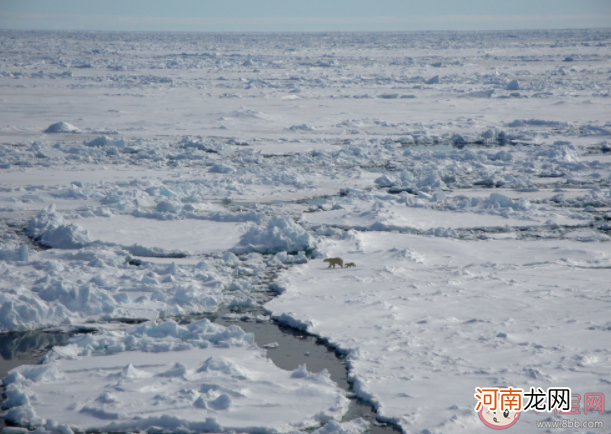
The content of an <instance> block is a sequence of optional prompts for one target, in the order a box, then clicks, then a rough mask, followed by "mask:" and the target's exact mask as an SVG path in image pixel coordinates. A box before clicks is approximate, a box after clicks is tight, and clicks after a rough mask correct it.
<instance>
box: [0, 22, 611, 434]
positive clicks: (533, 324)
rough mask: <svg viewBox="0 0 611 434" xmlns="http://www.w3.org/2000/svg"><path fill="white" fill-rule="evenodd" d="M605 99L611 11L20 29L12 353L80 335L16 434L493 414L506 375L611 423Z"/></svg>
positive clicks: (13, 59)
mask: <svg viewBox="0 0 611 434" xmlns="http://www.w3.org/2000/svg"><path fill="white" fill-rule="evenodd" d="M610 91H611V30H609V29H593V30H545V31H543V30H541V31H506V32H413V33H286V34H282V33H275V34H265V33H257V34H255V33H244V34H240V33H218V34H214V33H121V32H78V31H75V32H51V31H49V32H42V31H39V32H34V31H32V32H28V31H7V30H2V31H0V239H1V244H0V275H1V276H2V278H1V279H0V338H2V339H0V345H4V346H5V347H6V348H0V355H4V354H9V353H14V352H16V348H12V347H10V345H9V344H6V343H3V342H9V341H10V339H11V336H17V335H15V334H14V332H29V331H36V330H45V331H49V332H54V333H60V334H61V336H64V337H65V336H66V335H65V333H68V334H71V335H72V337H71V338H69V339H68V340H67V341H65V338H62V339H59V338H57V339H51V338H46V339H42V340H40V348H38V349H37V350H36V351H34V353H33V354H35V355H37V357H40V356H43V355H44V357H43V358H42V360H41V361H40V363H39V364H38V365H29V364H26V365H22V366H17V367H14V366H15V365H16V364H18V363H16V362H15V360H12V361H11V363H9V364H8V365H7V366H9V365H10V367H11V368H12V370H10V371H9V372H8V373H7V375H6V376H5V377H4V379H3V380H2V384H3V386H2V387H3V388H2V389H1V390H2V399H3V403H2V413H0V415H1V416H2V418H3V419H4V420H5V423H6V424H7V425H10V427H7V428H4V433H5V434H18V433H19V434H25V433H26V431H27V430H30V431H32V430H35V432H36V433H37V434H47V433H53V434H55V433H58V434H71V433H74V432H82V431H92V432H93V431H96V432H136V431H139V432H145V431H146V432H148V433H151V434H152V433H162V432H163V433H177V434H178V433H181V434H186V433H190V432H248V433H270V434H272V433H294V432H315V433H317V434H335V433H341V434H360V433H363V432H366V431H368V430H371V429H372V426H374V427H375V426H377V425H378V424H388V425H389V426H391V427H393V428H394V429H396V430H400V431H402V432H403V433H405V434H416V433H419V434H442V433H443V434H448V433H449V434H459V433H486V432H489V430H490V428H489V427H487V426H486V425H484V423H482V421H481V420H480V417H479V416H478V414H477V413H476V412H475V411H474V408H475V405H476V403H477V401H476V399H475V397H474V394H475V393H476V388H490V387H496V388H499V387H512V388H515V389H523V390H525V391H528V390H530V388H535V389H537V388H541V389H543V390H547V389H548V388H554V387H566V388H570V389H571V393H572V394H573V401H574V402H573V406H572V409H571V410H572V413H571V414H559V413H553V412H550V413H548V412H545V413H538V414H537V413H535V412H533V411H528V412H522V413H521V415H520V417H519V420H518V421H517V422H516V425H515V426H513V427H512V428H509V429H513V430H514V431H515V432H523V433H536V432H543V431H544V430H543V431H542V430H541V429H540V428H538V427H537V423H541V422H549V423H553V422H558V423H559V424H560V428H558V429H552V430H550V431H549V432H554V433H574V432H584V433H585V432H596V433H598V432H610V431H609V427H611V410H610V409H611V407H609V405H610V404H609V403H607V404H606V407H604V404H603V408H602V410H601V411H598V410H594V409H592V408H589V409H588V408H587V402H586V395H589V394H606V396H607V401H609V400H611V286H610V284H609V281H610V276H611V274H610V270H611V243H610V242H609V241H611V116H610V113H611V93H610ZM334 257H340V258H342V259H343V263H344V265H345V264H347V263H349V262H352V263H353V265H354V266H353V267H334V268H328V265H329V264H327V263H325V262H323V261H324V259H327V258H334ZM217 312H222V315H223V317H224V318H225V319H226V320H231V321H234V320H235V324H234V325H228V324H226V325H222V324H219V323H214V322H211V321H209V320H208V319H206V318H204V317H205V315H211V314H215V313H217ZM227 312H228V313H227ZM202 318H204V319H202ZM239 320H241V321H248V322H249V323H253V324H269V325H270V326H273V324H274V323H276V324H278V323H280V324H283V325H285V326H290V327H292V328H294V329H296V330H299V331H301V332H302V333H306V334H308V335H311V336H314V337H316V338H317V339H319V341H320V342H324V343H325V344H326V345H327V346H328V347H329V348H331V349H333V351H337V352H338V353H339V354H341V355H342V359H341V360H343V361H344V362H345V364H346V367H347V369H348V371H347V372H348V377H347V378H348V381H349V382H350V384H351V388H350V390H349V391H346V390H344V389H342V388H341V387H339V385H338V383H337V382H336V381H334V380H333V378H332V375H330V373H329V372H327V371H325V370H324V369H323V370H322V371H320V372H310V371H309V370H308V366H307V362H306V364H305V365H301V366H299V367H297V368H296V369H292V370H286V369H283V368H282V367H281V366H276V365H275V364H274V363H273V361H272V358H270V357H268V356H269V354H270V353H271V352H273V351H279V350H281V349H282V345H284V344H278V343H277V342H269V343H268V344H265V345H263V344H261V341H260V340H256V334H257V331H256V329H254V330H255V336H253V335H252V334H251V333H247V332H245V331H244V330H243V329H242V328H240V321H239ZM83 331H87V332H88V333H79V332H83ZM20 336H21V335H20ZM24 336H25V335H24ZM32 336H33V335H32ZM57 336H59V334H58V335H57ZM296 339H298V338H296ZM30 340H31V339H30ZM64 341H65V342H64ZM11 345H12V344H11ZM53 345H55V346H53ZM9 347H10V348H9ZM41 348H42V349H41ZM45 353H46V354H45ZM28 357H29V358H27V360H24V361H27V362H28V363H32V362H34V361H35V360H36V358H35V357H34V358H32V357H33V355H32V354H31V353H29V355H28ZM312 365H314V363H312ZM7 369H8V368H7ZM576 395H579V396H578V398H579V399H578V400H577V399H576V398H575V396H576ZM353 397H358V398H360V399H362V400H364V401H365V402H367V403H369V404H371V406H373V408H374V410H375V412H376V417H375V419H376V420H372V418H369V419H370V421H369V422H367V421H366V420H365V419H363V418H353V419H350V417H348V416H347V415H349V414H350V405H351V404H350V399H349V398H353ZM586 410H588V411H586ZM577 412H578V413H577ZM567 419H570V420H571V421H575V420H576V421H578V422H580V423H581V424H586V425H587V424H589V423H594V422H596V423H599V422H602V423H603V424H604V428H603V429H600V428H583V429H582V428H571V427H567V425H566V423H565V425H564V428H562V422H563V421H566V420H567Z"/></svg>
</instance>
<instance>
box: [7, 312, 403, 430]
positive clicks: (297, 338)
mask: <svg viewBox="0 0 611 434" xmlns="http://www.w3.org/2000/svg"><path fill="white" fill-rule="evenodd" d="M202 317H206V318H208V319H210V320H211V321H214V322H216V323H218V324H222V325H224V326H229V325H238V326H239V327H241V328H242V329H244V330H245V331H246V332H248V333H253V334H254V337H255V342H256V343H257V345H258V346H259V347H261V348H263V347H264V346H265V345H266V344H270V343H273V342H276V343H277V344H278V347H277V348H272V349H267V356H268V357H269V358H270V359H271V360H272V361H273V362H274V364H275V365H276V366H278V367H279V368H281V369H285V370H290V371H292V370H295V369H297V367H299V365H302V364H306V366H307V368H308V370H309V371H310V372H320V371H322V370H323V369H326V370H327V371H329V374H330V376H331V379H332V380H333V381H335V382H336V383H337V385H338V386H339V387H341V388H342V389H344V390H346V391H347V392H348V396H349V397H350V408H349V410H348V412H347V413H346V414H345V415H344V417H343V421H348V420H352V419H355V418H358V417H362V418H364V419H365V420H367V421H369V422H370V423H371V425H370V432H371V433H372V434H390V433H396V432H397V430H396V429H394V428H393V427H391V426H388V425H385V424H380V423H378V422H377V421H376V420H375V412H374V410H373V408H372V407H371V405H370V404H369V403H367V402H364V401H361V400H360V399H357V398H355V397H354V395H353V393H351V391H352V389H351V386H350V383H349V382H348V371H347V369H346V365H345V363H344V361H343V358H344V356H343V355H342V354H340V353H339V352H337V351H335V350H334V349H333V348H331V347H329V346H327V345H325V343H324V342H323V341H322V340H320V339H318V338H317V337H315V336H312V335H308V334H307V333H304V332H302V331H299V330H296V329H293V328H291V327H287V326H283V325H280V324H278V323H275V322H263V323H257V322H253V321H235V320H227V319H224V318H222V314H212V315H205V316H197V317H187V318H182V319H180V320H179V322H181V323H189V322H191V321H194V320H196V319H199V318H202ZM70 336H71V335H70V334H66V333H51V332H44V331H32V332H15V333H6V334H0V379H1V378H3V377H4V376H5V375H6V373H7V372H8V371H10V370H11V369H13V368H15V367H17V366H20V365H34V364H37V363H38V362H39V361H40V360H41V358H42V357H43V356H44V355H45V354H46V353H47V352H48V351H49V350H51V348H52V347H53V346H55V345H63V344H64V343H65V342H66V341H67V340H68V339H69V338H70ZM2 393H3V388H1V387H0V394H2ZM4 399H5V396H4V395H3V394H2V399H0V401H2V400H4ZM4 426H5V424H4V419H3V418H1V417H0V428H2V427H4Z"/></svg>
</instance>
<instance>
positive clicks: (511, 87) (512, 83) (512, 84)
mask: <svg viewBox="0 0 611 434" xmlns="http://www.w3.org/2000/svg"><path fill="white" fill-rule="evenodd" d="M506 89H507V90H520V82H519V81H518V80H512V81H510V82H509V84H508V85H507V88H506Z"/></svg>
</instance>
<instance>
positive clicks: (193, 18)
mask: <svg viewBox="0 0 611 434" xmlns="http://www.w3.org/2000/svg"><path fill="white" fill-rule="evenodd" d="M609 27H611V0H98V1H93V0H0V29H49V30H127V31H133V30H137V31H200V32H223V31H228V32H241V31H256V32H279V31H414V30H506V29H568V28H609Z"/></svg>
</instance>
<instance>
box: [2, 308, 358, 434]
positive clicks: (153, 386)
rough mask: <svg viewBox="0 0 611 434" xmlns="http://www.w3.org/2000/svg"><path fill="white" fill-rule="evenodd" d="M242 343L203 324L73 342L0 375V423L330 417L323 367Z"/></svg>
mask: <svg viewBox="0 0 611 434" xmlns="http://www.w3.org/2000/svg"><path fill="white" fill-rule="evenodd" d="M252 342H253V341H252V335H249V334H245V333H244V332H243V331H242V330H241V329H240V328H239V327H237V326H231V327H228V328H225V327H223V326H220V325H216V324H212V323H210V322H209V321H208V320H206V319H204V320H201V321H198V322H194V323H191V324H190V325H189V326H188V327H182V326H180V325H178V324H176V323H174V322H172V321H170V322H166V323H164V324H162V325H156V324H155V323H153V322H149V323H145V324H142V325H139V326H134V327H132V328H129V329H127V330H126V331H125V332H102V333H98V334H97V335H95V336H94V335H82V336H77V337H74V338H72V339H71V340H70V341H68V343H67V345H65V346H63V347H54V348H53V351H51V352H50V353H49V354H48V355H47V356H46V357H45V360H44V362H43V364H42V365H37V366H22V367H19V368H16V369H13V370H12V371H11V372H10V373H9V375H8V376H7V377H5V378H4V380H3V382H4V385H5V386H6V394H7V399H6V401H5V402H4V403H3V406H4V408H5V409H7V410H8V412H7V414H6V420H7V421H9V422H13V423H18V424H20V423H23V422H22V421H25V423H26V424H30V425H33V426H41V427H44V428H45V429H47V430H50V431H60V432H61V431H62V430H64V431H65V430H67V429H71V430H72V431H77V430H91V429H96V430H102V431H113V432H123V431H134V430H146V429H151V428H153V427H160V428H163V429H169V430H171V431H174V430H177V429H179V428H181V429H183V430H192V431H196V432H223V431H232V430H233V431H240V432H262V431H270V432H287V431H292V430H299V429H304V428H309V427H313V426H314V427H315V426H319V425H321V424H324V423H326V422H329V421H333V420H339V419H340V417H341V415H342V414H343V413H344V412H345V411H346V409H347V405H348V400H347V398H346V397H345V396H344V392H343V391H342V390H341V389H339V388H338V387H337V386H336V385H335V384H334V383H333V382H332V381H331V380H330V379H329V375H328V374H327V373H326V372H325V371H322V372H320V373H317V374H314V373H310V372H308V371H307V369H306V368H305V366H302V367H300V368H298V369H297V370H295V371H293V372H288V371H283V370H281V369H279V368H277V367H276V366H274V364H273V363H272V362H271V361H270V360H269V359H267V358H266V357H265V352H264V351H262V350H261V349H259V348H257V347H256V346H254V345H253V343H252ZM331 428H333V427H329V429H327V431H329V432H333V431H332V430H330V429H331ZM354 428H356V427H354ZM354 428H353V429H354ZM347 432H362V430H361V431H349V430H347Z"/></svg>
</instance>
